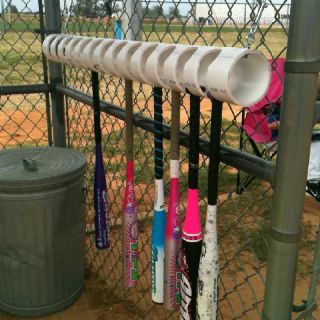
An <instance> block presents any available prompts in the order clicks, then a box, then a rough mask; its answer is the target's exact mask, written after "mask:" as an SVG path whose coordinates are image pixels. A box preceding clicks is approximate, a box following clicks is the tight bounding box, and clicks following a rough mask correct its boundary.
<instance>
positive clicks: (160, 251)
mask: <svg viewBox="0 0 320 320" xmlns="http://www.w3.org/2000/svg"><path fill="white" fill-rule="evenodd" d="M153 96H154V149H155V150H154V153H155V154H154V161H155V168H154V171H155V189H156V190H155V201H154V212H153V225H152V237H151V294H152V300H153V301H154V302H157V303H163V281H164V233H165V227H166V224H165V223H166V213H165V210H164V191H163V126H162V122H163V115H162V89H161V88H157V87H155V88H154V89H153Z"/></svg>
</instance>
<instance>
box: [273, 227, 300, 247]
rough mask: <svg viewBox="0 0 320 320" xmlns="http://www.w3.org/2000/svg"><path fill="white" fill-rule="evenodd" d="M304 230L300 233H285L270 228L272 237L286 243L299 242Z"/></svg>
mask: <svg viewBox="0 0 320 320" xmlns="http://www.w3.org/2000/svg"><path fill="white" fill-rule="evenodd" d="M301 234H302V230H301V231H300V232H299V233H283V232H280V231H277V230H275V229H272V228H270V237H271V238H272V239H274V240H277V241H280V242H284V243H297V242H299V241H300V238H301Z"/></svg>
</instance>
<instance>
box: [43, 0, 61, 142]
mask: <svg viewBox="0 0 320 320" xmlns="http://www.w3.org/2000/svg"><path fill="white" fill-rule="evenodd" d="M44 5H45V13H46V14H45V18H46V30H47V31H49V32H54V33H60V32H61V10H60V1H59V0H46V1H44ZM49 73H50V82H51V83H53V84H56V83H62V79H63V76H62V66H61V64H58V63H54V62H51V61H49ZM51 106H52V127H53V144H54V145H55V146H57V147H66V125H65V106H64V96H63V95H62V94H61V93H58V92H56V91H53V92H52V93H51Z"/></svg>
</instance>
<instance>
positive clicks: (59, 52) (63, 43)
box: [57, 36, 74, 63]
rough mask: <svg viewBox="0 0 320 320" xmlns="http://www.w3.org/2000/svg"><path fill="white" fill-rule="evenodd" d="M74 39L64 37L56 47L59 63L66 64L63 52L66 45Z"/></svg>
mask: <svg viewBox="0 0 320 320" xmlns="http://www.w3.org/2000/svg"><path fill="white" fill-rule="evenodd" d="M73 38H74V36H65V37H64V38H63V39H62V40H61V41H60V42H59V44H58V47H57V56H58V58H59V59H60V63H61V62H62V63H67V60H66V56H65V50H66V46H67V44H68V43H69V42H70V41H71V40H72V39H73Z"/></svg>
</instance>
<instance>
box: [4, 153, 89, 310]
mask: <svg viewBox="0 0 320 320" xmlns="http://www.w3.org/2000/svg"><path fill="white" fill-rule="evenodd" d="M85 167H86V159H85V157H84V156H83V155H82V154H81V153H79V152H76V151H73V150H70V149H64V148H55V147H48V148H20V149H9V150H5V151H0V309H2V310H4V311H7V312H9V313H12V314H15V315H19V316H41V315H46V314H49V313H53V312H56V311H59V310H61V309H63V308H66V307H67V306H68V305H70V304H71V303H73V302H74V301H75V300H76V299H77V298H79V297H80V295H81V293H82V291H83V285H84V266H85V205H84V195H83V174H84V171H85Z"/></svg>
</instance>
